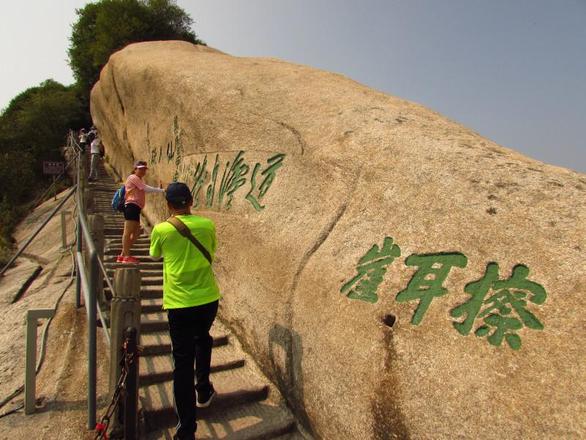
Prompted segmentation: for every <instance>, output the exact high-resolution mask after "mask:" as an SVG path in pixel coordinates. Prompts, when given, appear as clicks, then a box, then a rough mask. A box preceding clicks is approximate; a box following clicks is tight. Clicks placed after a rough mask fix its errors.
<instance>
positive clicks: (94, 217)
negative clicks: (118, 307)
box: [88, 214, 110, 327]
mask: <svg viewBox="0 0 586 440" xmlns="http://www.w3.org/2000/svg"><path fill="white" fill-rule="evenodd" d="M88 224H89V227H90V234H91V236H92V239H93V241H94V246H95V247H96V253H97V255H98V258H99V259H100V260H101V261H104V217H103V216H102V215H101V214H91V215H89V216H88ZM98 274H99V276H98V280H99V282H98V283H97V285H96V298H97V299H98V303H99V304H100V309H101V310H102V313H103V314H104V318H105V319H106V320H108V321H109V315H110V302H109V301H108V300H107V299H106V296H105V294H104V279H103V276H102V273H101V272H100V271H99V272H98ZM103 324H104V325H106V324H108V323H107V322H104V323H103ZM107 327H109V326H107Z"/></svg>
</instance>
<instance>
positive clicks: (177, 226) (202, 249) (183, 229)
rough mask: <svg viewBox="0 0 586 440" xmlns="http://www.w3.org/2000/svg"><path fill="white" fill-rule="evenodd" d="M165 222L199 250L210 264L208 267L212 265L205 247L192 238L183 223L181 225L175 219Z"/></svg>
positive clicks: (180, 222)
mask: <svg viewBox="0 0 586 440" xmlns="http://www.w3.org/2000/svg"><path fill="white" fill-rule="evenodd" d="M167 221H168V222H169V223H171V224H172V225H173V226H175V229H177V231H178V232H179V233H180V234H181V235H183V236H184V237H185V238H187V239H189V241H191V242H192V243H193V244H194V245H195V247H196V248H198V249H199V251H200V252H201V253H202V254H203V256H204V257H205V259H206V260H208V263H210V265H211V264H212V257H211V256H210V253H209V252H208V251H207V249H206V248H205V247H203V245H202V244H201V243H200V242H199V240H198V239H197V238H195V237H194V236H193V234H192V233H191V231H190V230H189V228H188V227H187V226H186V225H185V223H183V222H182V221H181V220H179V219H178V218H177V217H169V218H168V219H167Z"/></svg>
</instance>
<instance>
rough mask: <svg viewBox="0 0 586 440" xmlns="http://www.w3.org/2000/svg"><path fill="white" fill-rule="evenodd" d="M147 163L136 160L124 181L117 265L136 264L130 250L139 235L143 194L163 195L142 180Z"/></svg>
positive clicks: (158, 189)
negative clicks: (120, 244)
mask: <svg viewBox="0 0 586 440" xmlns="http://www.w3.org/2000/svg"><path fill="white" fill-rule="evenodd" d="M147 169H148V167H147V163H146V162H145V161H144V160H137V161H136V162H135V163H134V172H133V173H132V174H131V175H130V176H128V179H126V184H125V188H126V195H125V197H124V220H125V222H124V234H123V235H122V254H121V255H118V258H116V262H117V263H133V264H138V259H137V258H135V257H132V256H130V249H131V248H132V245H133V244H134V242H135V241H136V239H137V238H138V236H139V235H140V211H141V210H142V209H143V208H144V204H145V193H164V192H165V190H164V189H163V188H162V185H161V187H159V188H155V187H153V186H149V185H147V184H146V183H144V181H143V180H142V178H143V177H144V176H145V174H146V172H147Z"/></svg>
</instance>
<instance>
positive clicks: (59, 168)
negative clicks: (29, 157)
mask: <svg viewBox="0 0 586 440" xmlns="http://www.w3.org/2000/svg"><path fill="white" fill-rule="evenodd" d="M64 171H65V162H50V161H46V160H44V161H43V174H48V175H53V176H55V175H57V174H63V172H64Z"/></svg>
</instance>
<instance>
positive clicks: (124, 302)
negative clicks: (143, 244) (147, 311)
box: [109, 267, 141, 432]
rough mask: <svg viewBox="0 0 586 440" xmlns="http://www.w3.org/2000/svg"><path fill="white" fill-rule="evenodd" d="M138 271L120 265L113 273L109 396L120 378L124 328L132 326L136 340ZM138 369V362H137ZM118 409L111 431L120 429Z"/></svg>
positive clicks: (139, 308) (138, 314)
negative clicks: (113, 294) (113, 293)
mask: <svg viewBox="0 0 586 440" xmlns="http://www.w3.org/2000/svg"><path fill="white" fill-rule="evenodd" d="M140 282H141V277H140V271H139V270H138V268H136V267H122V268H118V269H116V272H115V274H114V291H115V296H114V297H113V298H112V307H111V312H110V320H111V324H112V325H111V328H110V332H111V333H110V335H111V345H110V381H109V383H110V398H112V395H113V393H114V390H115V389H116V383H117V382H118V378H119V377H120V372H121V369H122V368H121V366H120V361H121V359H122V355H123V350H122V344H123V342H124V332H125V330H126V329H127V328H128V327H132V328H134V329H136V340H137V341H139V340H140V311H141V307H140ZM137 368H138V364H137ZM120 419H121V417H120V412H118V415H117V416H116V417H115V418H114V420H112V424H113V426H112V430H113V431H112V432H116V431H118V432H119V431H121V428H120V425H121V422H122V421H121V420H120Z"/></svg>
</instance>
